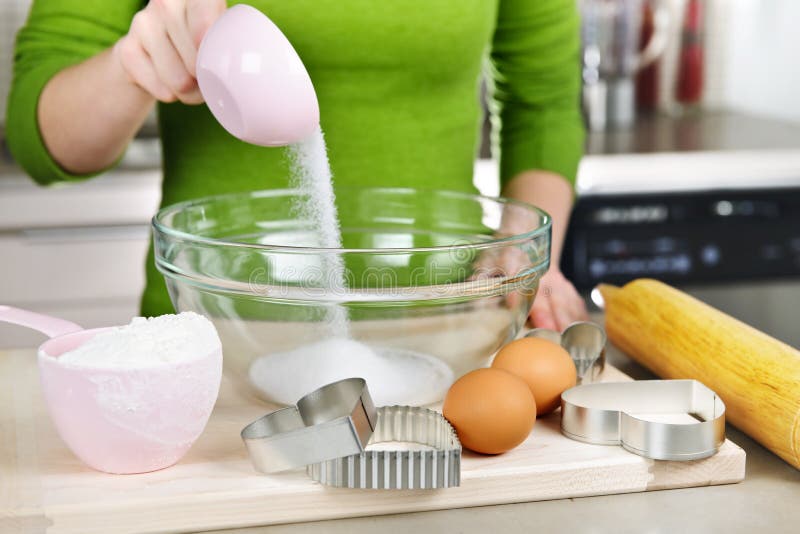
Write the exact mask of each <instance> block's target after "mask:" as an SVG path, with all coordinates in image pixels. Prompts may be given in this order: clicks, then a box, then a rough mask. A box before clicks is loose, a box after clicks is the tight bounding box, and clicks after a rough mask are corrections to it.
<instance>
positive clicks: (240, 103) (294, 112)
mask: <svg viewBox="0 0 800 534" xmlns="http://www.w3.org/2000/svg"><path fill="white" fill-rule="evenodd" d="M197 84H198V86H199V87H200V92H201V93H202V94H203V98H204V99H205V101H206V104H207V105H208V107H209V109H210V110H211V113H212V114H213V115H214V117H215V118H216V119H217V121H219V123H220V124H221V125H222V126H223V128H225V129H226V130H227V131H228V132H229V133H230V134H232V135H234V136H235V137H238V138H239V139H241V140H242V141H247V142H248V143H252V144H255V145H261V146H281V145H288V144H291V143H296V142H298V141H301V140H303V139H305V138H306V137H308V136H309V135H311V134H312V133H313V132H314V130H316V129H317V128H318V127H319V104H318V102H317V94H316V92H315V91H314V86H313V84H312V83H311V78H310V77H309V75H308V72H307V71H306V68H305V65H303V62H302V61H301V60H300V57H299V56H298V55H297V52H295V50H294V48H293V47H292V45H291V43H289V40H288V39H287V38H286V36H285V35H283V33H281V31H280V30H279V29H278V27H277V26H275V24H274V23H273V22H272V21H271V20H269V19H268V18H267V17H266V15H264V14H263V13H262V12H261V11H259V10H258V9H256V8H254V7H252V6H248V5H245V4H238V5H235V6H233V7H231V8H230V9H228V10H227V11H226V12H225V13H223V14H222V16H221V17H220V18H219V19H217V21H216V22H215V23H214V24H213V25H212V26H211V28H209V30H208V31H207V32H206V34H205V36H204V37H203V41H202V42H201V43H200V48H199V50H198V52H197Z"/></svg>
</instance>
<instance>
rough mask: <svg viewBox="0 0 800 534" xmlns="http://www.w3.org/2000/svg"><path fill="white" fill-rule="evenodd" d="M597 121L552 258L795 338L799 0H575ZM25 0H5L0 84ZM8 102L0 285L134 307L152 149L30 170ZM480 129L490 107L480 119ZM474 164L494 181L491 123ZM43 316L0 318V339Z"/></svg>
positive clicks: (16, 295)
mask: <svg viewBox="0 0 800 534" xmlns="http://www.w3.org/2000/svg"><path fill="white" fill-rule="evenodd" d="M576 1H577V2H578V4H579V6H580V9H581V12H582V17H583V22H582V39H583V51H582V60H583V65H582V74H583V81H584V88H583V106H584V116H585V119H586V123H587V127H588V129H589V134H588V137H587V146H586V149H587V156H586V157H585V158H584V160H583V162H582V164H581V169H580V172H579V177H578V193H579V195H578V201H577V204H576V208H575V213H574V216H573V221H572V224H571V230H570V235H569V238H568V244H567V247H566V249H565V254H564V258H563V260H562V268H563V269H564V271H565V273H566V274H567V275H568V276H569V277H570V278H571V279H572V280H573V281H574V282H575V283H576V285H577V286H578V287H579V289H581V290H582V291H584V292H586V293H587V294H588V291H589V290H590V289H591V287H593V286H594V285H595V284H596V283H597V282H598V281H599V280H603V281H607V282H614V283H624V282H625V281H626V280H629V279H632V278H636V277H641V276H651V277H656V278H660V279H662V280H665V281H668V282H670V283H673V284H676V285H678V286H680V287H683V288H685V289H687V290H689V291H690V292H692V293H693V294H695V295H697V296H699V297H700V298H702V299H704V300H706V301H708V302H710V303H711V304H713V305H715V306H717V307H719V308H721V309H723V310H725V311H727V312H728V313H731V314H732V315H734V316H737V317H739V318H741V319H743V320H745V321H747V322H749V323H751V324H753V325H755V326H757V327H759V328H762V329H764V330H766V331H767V332H768V333H770V334H772V335H775V336H776V337H778V338H780V339H783V340H784V341H786V342H788V343H790V344H792V345H794V346H800V328H798V326H800V324H798V319H797V318H796V317H797V312H796V308H797V303H798V302H800V276H798V275H800V68H798V66H797V60H796V53H797V51H798V50H800V32H798V31H797V28H796V25H797V21H798V20H800V2H798V1H797V0H576ZM29 5H30V1H29V0H0V101H2V102H3V103H4V102H5V100H6V96H7V93H8V85H9V83H10V77H11V66H12V56H13V42H14V35H15V33H16V31H17V29H18V28H19V26H20V25H21V24H22V23H23V22H24V19H25V17H26V15H27V10H28V8H29ZM4 122H5V106H4V104H3V106H0V266H1V268H2V276H0V303H4V304H11V305H15V306H20V307H24V308H28V309H32V310H35V311H40V312H43V313H48V314H53V315H57V316H60V317H64V318H67V319H70V320H73V321H75V322H78V323H80V324H82V325H84V326H86V327H93V326H104V325H112V324H120V323H125V322H127V321H128V319H129V318H130V317H131V316H132V315H135V314H136V313H137V312H138V301H139V293H140V291H141V289H142V287H143V285H144V271H143V262H144V256H145V253H146V250H147V244H148V235H149V220H150V217H151V216H152V214H153V213H154V211H155V209H156V207H157V205H158V201H159V186H160V181H161V171H160V153H159V145H158V141H157V138H156V132H155V127H154V124H153V122H152V121H151V122H150V123H149V124H148V125H147V126H146V127H145V128H144V130H143V131H142V133H141V134H140V136H139V137H138V138H137V140H136V141H135V142H134V143H133V145H132V146H131V148H130V149H129V151H128V154H127V155H126V157H125V158H124V159H123V161H122V162H121V164H120V165H119V167H118V168H116V169H115V170H113V171H111V172H109V173H107V174H105V175H103V176H101V177H98V178H95V179H92V180H90V181H87V182H84V183H81V184H73V185H64V186H56V187H50V188H40V187H38V186H36V185H34V184H33V183H32V182H31V181H30V179H28V178H27V177H26V176H25V175H24V173H23V172H22V171H21V170H20V169H19V167H17V166H16V165H15V164H14V162H13V161H12V159H11V157H10V155H9V154H8V151H7V149H6V147H5V143H4V141H3V140H4V135H3V130H2V125H3V124H4ZM485 129H486V131H488V122H487V125H486V128H485ZM485 138H486V142H484V145H483V147H482V149H481V158H479V159H478V160H477V161H476V173H475V181H476V185H477V186H478V187H479V188H480V189H481V191H483V192H485V193H486V194H497V192H498V186H497V179H496V176H497V166H496V164H495V162H494V161H493V160H492V159H491V154H490V150H489V143H488V136H485ZM40 341H41V336H40V335H39V334H36V333H32V332H30V333H29V332H26V331H24V330H22V329H19V328H11V327H7V326H0V348H6V347H18V346H32V345H35V344H37V343H38V342H40Z"/></svg>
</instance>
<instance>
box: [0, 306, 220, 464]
mask: <svg viewBox="0 0 800 534" xmlns="http://www.w3.org/2000/svg"><path fill="white" fill-rule="evenodd" d="M20 314H22V315H20ZM9 316H11V317H9ZM51 319H52V318H46V317H44V316H40V315H38V314H32V313H31V312H25V311H24V310H16V309H14V308H9V307H2V306H0V320H4V321H7V322H14V323H17V324H23V325H26V326H31V327H33V328H36V329H38V330H41V331H43V332H45V333H46V334H48V335H50V336H56V337H53V338H52V339H50V340H49V341H47V342H45V343H44V344H42V345H41V346H40V347H39V352H38V363H39V371H40V377H41V382H42V391H43V393H44V397H45V400H46V403H47V407H48V410H49V412H50V417H51V418H52V420H53V423H54V424H55V427H56V429H57V430H58V433H59V435H60V436H61V438H62V439H63V440H64V442H65V443H66V444H67V446H68V447H69V448H70V449H71V450H72V452H73V453H75V455H76V456H78V458H80V459H81V460H82V461H83V462H84V463H86V464H87V465H88V466H90V467H92V468H94V469H97V470H99V471H105V472H107V473H118V474H130V473H143V472H148V471H155V470H158V469H163V468H165V467H169V466H171V465H173V464H175V463H176V462H177V461H178V460H180V459H181V458H182V457H183V455H184V454H185V453H186V452H187V451H188V450H189V448H190V447H191V446H192V444H193V443H194V442H195V440H196V439H197V438H198V437H199V436H200V434H201V433H202V432H203V429H204V428H205V425H206V423H207V421H208V418H209V416H210V415H211V410H212V408H213V407H214V403H215V402H216V399H217V394H218V392H219V386H220V380H221V378H222V348H221V344H220V341H219V337H218V336H217V333H216V330H215V329H214V327H213V326H212V325H211V323H210V322H209V321H208V320H207V319H206V318H204V317H203V316H201V315H197V314H186V313H183V314H180V315H166V316H161V317H157V318H154V319H149V320H146V319H143V318H136V319H134V320H133V321H132V323H131V324H130V325H126V326H123V327H112V328H100V329H93V330H80V329H79V328H80V327H78V326H77V325H73V324H72V323H68V322H66V321H61V320H58V319H52V320H51ZM42 320H51V322H50V323H48V325H45V326H43V323H42V322H41V321H42ZM53 321H55V323H54V322H53ZM32 323H36V324H35V325H34V324H32ZM54 324H55V325H57V326H55V327H54V326H53V325H54ZM48 326H49V327H50V328H48ZM65 330H66V331H67V333H64V331H65ZM76 330H77V331H76Z"/></svg>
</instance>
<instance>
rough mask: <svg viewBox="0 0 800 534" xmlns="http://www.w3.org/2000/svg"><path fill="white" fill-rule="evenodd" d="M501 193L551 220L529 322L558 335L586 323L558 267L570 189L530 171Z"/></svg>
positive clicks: (548, 175) (556, 178) (581, 305)
mask: <svg viewBox="0 0 800 534" xmlns="http://www.w3.org/2000/svg"><path fill="white" fill-rule="evenodd" d="M503 194H504V196H507V197H511V198H516V199H517V200H521V201H523V202H528V203H529V204H534V205H536V206H539V207H540V208H542V209H544V210H545V211H546V212H547V213H549V214H550V216H551V217H552V220H553V226H552V239H551V253H550V270H549V271H547V273H545V275H544V276H543V277H542V279H541V280H540V281H539V292H538V293H537V294H536V299H535V300H534V302H533V307H532V308H531V313H530V316H529V322H530V323H532V324H533V326H535V327H538V328H549V329H552V330H558V331H559V332H560V331H562V330H563V329H564V328H566V327H567V326H569V325H570V324H571V323H574V322H575V321H583V320H586V319H587V317H588V314H587V312H586V304H585V303H584V301H583V299H582V298H581V296H580V295H579V294H578V292H577V291H576V290H575V286H573V285H572V283H571V282H570V281H569V280H567V279H566V278H564V275H563V274H561V271H560V270H559V268H558V264H559V260H560V259H561V247H562V245H563V244H564V236H565V234H566V233H567V223H568V221H569V216H570V210H571V208H572V186H571V185H569V183H568V182H567V181H566V180H565V179H564V178H562V177H561V176H559V175H557V174H553V173H551V172H547V171H535V170H532V171H524V172H522V173H520V174H518V175H517V176H515V177H514V178H513V179H511V180H510V181H509V182H508V184H506V187H505V188H504V190H503ZM512 230H516V229H512Z"/></svg>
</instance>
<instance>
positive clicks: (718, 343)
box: [598, 279, 800, 469]
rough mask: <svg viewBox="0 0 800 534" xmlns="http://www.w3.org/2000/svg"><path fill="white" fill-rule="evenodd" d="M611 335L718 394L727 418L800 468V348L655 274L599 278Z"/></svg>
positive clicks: (648, 361)
mask: <svg viewBox="0 0 800 534" xmlns="http://www.w3.org/2000/svg"><path fill="white" fill-rule="evenodd" d="M598 289H599V290H600V293H601V295H602V296H603V300H604V301H605V312H606V331H607V333H608V339H609V340H610V341H611V342H612V343H614V345H616V346H617V347H619V348H620V349H621V350H623V351H624V352H625V353H627V354H628V355H629V356H631V357H632V358H633V359H634V360H636V361H637V362H639V363H641V364H642V365H644V366H645V367H647V368H649V369H650V370H651V371H652V372H654V373H655V374H656V375H658V376H660V377H662V378H694V379H697V380H699V381H701V382H703V383H704V384H706V385H707V386H708V387H710V388H711V389H713V390H714V391H716V392H717V394H719V396H720V397H721V398H722V400H723V401H724V402H725V405H726V407H727V413H726V417H727V420H728V421H729V422H731V423H732V424H734V425H735V426H736V427H738V428H739V429H741V430H742V431H744V432H745V433H746V434H748V435H749V436H750V437H752V438H753V439H755V440H756V441H758V442H759V443H761V444H762V445H764V446H765V447H767V448H768V449H769V450H771V451H772V452H774V453H775V454H777V455H778V456H780V457H781V458H783V459H784V460H786V461H787V462H789V463H790V464H792V465H793V466H794V467H796V468H799V469H800V352H799V351H797V350H795V349H793V348H792V347H790V346H789V345H786V344H785V343H782V342H780V341H778V340H777V339H774V338H772V337H770V336H768V335H766V334H764V333H763V332H760V331H758V330H756V329H755V328H752V327H750V326H748V325H746V324H744V323H742V322H741V321H738V320H736V319H734V318H733V317H730V316H729V315H726V314H724V313H722V312H720V311H719V310H716V309H714V308H712V307H711V306H708V305H707V304H704V303H702V302H700V301H699V300H697V299H695V298H693V297H690V296H689V295H687V294H686V293H683V292H681V291H678V290H677V289H675V288H673V287H670V286H668V285H666V284H663V283H661V282H657V281H655V280H646V279H640V280H634V281H633V282H630V283H628V284H627V285H625V286H624V287H622V288H619V287H614V286H609V285H600V286H599V287H598Z"/></svg>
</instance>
